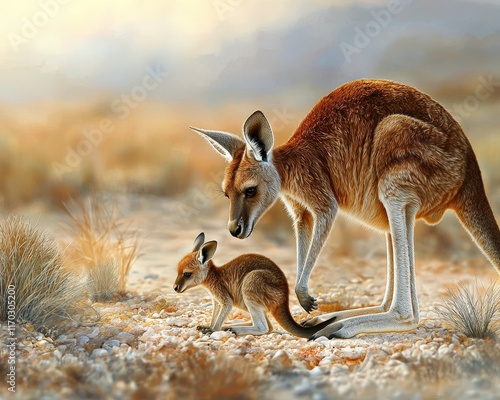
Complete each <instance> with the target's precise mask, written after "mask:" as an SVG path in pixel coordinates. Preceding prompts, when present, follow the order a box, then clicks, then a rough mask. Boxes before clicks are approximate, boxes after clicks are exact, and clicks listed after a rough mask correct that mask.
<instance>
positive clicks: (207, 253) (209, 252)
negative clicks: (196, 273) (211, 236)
mask: <svg viewBox="0 0 500 400" xmlns="http://www.w3.org/2000/svg"><path fill="white" fill-rule="evenodd" d="M215 250H217V242H216V241H215V240H212V241H210V242H207V243H205V244H204V245H203V246H201V249H200V250H199V251H198V261H199V262H200V263H201V264H205V263H206V262H207V261H208V260H210V259H211V258H212V257H213V256H214V254H215Z"/></svg>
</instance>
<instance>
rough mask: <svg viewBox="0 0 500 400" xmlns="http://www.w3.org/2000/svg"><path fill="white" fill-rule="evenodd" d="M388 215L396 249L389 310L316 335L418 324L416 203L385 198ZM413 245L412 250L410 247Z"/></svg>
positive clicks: (341, 334) (338, 324)
mask: <svg viewBox="0 0 500 400" xmlns="http://www.w3.org/2000/svg"><path fill="white" fill-rule="evenodd" d="M383 203H384V206H385V207H386V210H387V215H388V217H389V225H390V230H391V236H392V245H393V249H394V295H393V299H392V303H391V306H390V307H389V310H388V311H386V312H382V313H378V314H368V315H361V316H355V317H351V318H348V319H344V320H342V321H338V322H334V323H333V324H330V325H328V326H327V327H326V328H324V329H322V330H320V331H319V332H317V333H316V334H315V335H313V338H317V337H320V336H327V337H328V338H333V337H337V338H349V337H352V336H355V335H357V334H359V333H376V332H398V331H408V330H411V329H413V328H415V327H416V326H417V323H418V303H417V304H413V298H414V297H416V292H415V291H414V290H413V291H412V285H414V283H413V284H412V282H415V276H414V275H415V269H414V267H413V261H410V257H413V234H410V235H409V234H408V232H409V231H410V230H411V231H413V228H414V221H415V216H416V213H417V210H418V207H417V206H414V205H412V204H408V203H405V202H401V201H400V200H397V199H385V200H384V199H383ZM410 248H411V249H410Z"/></svg>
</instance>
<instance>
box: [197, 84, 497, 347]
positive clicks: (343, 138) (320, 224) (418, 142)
mask: <svg viewBox="0 0 500 400" xmlns="http://www.w3.org/2000/svg"><path fill="white" fill-rule="evenodd" d="M192 129H194V130H195V131H197V132H198V133H200V134H201V135H202V136H203V137H204V138H205V139H207V140H208V142H209V143H210V144H211V145H212V146H213V147H214V148H215V149H216V150H217V151H218V152H219V153H221V154H222V155H223V156H224V157H225V158H226V159H227V160H228V161H229V165H228V167H227V169H226V175H225V179H224V182H223V190H224V193H225V194H226V196H227V197H228V198H229V200H230V206H229V224H228V228H229V231H230V232H231V234H232V235H233V236H235V237H238V238H240V239H244V238H246V237H248V236H249V235H250V234H251V233H252V230H253V228H254V225H255V223H256V222H257V220H258V219H259V217H260V216H261V215H262V214H263V213H264V212H265V211H266V210H267V209H268V208H269V207H271V205H272V204H273V203H274V201H275V200H276V198H277V197H278V196H280V197H281V200H282V201H283V202H284V203H285V205H286V207H287V209H288V211H289V213H290V215H291V217H292V219H293V222H294V227H295V232H296V237H297V281H296V286H295V293H296V294H297V297H298V299H299V301H300V304H301V305H302V307H303V308H304V309H305V310H306V311H308V312H310V311H311V310H313V309H315V308H317V304H316V300H315V299H314V298H312V297H311V296H310V295H309V292H308V280H309V276H310V274H311V271H312V269H313V267H314V265H315V263H316V260H317V258H318V255H319V253H320V251H321V249H322V247H323V245H324V243H325V241H326V239H327V237H328V235H329V233H330V230H331V228H332V225H333V221H334V219H335V215H336V214H337V211H338V210H339V209H340V210H342V211H343V212H344V213H346V214H349V215H350V216H352V217H354V218H355V219H357V220H359V221H361V222H362V223H364V224H365V225H368V226H370V227H372V228H374V229H377V230H380V231H383V232H386V240H387V276H388V279H387V286H386V291H385V296H384V299H383V301H382V304H381V305H380V306H376V307H367V308H361V309H354V310H346V311H340V312H337V313H333V314H327V315H322V316H320V317H317V318H316V319H315V318H313V319H312V320H310V321H311V322H310V323H312V324H316V323H317V322H318V320H325V319H329V318H332V317H337V318H336V320H335V322H333V323H332V324H330V325H328V326H327V327H326V328H324V329H322V330H321V331H319V332H318V333H317V334H316V335H315V336H316V337H319V336H327V337H328V338H333V337H340V338H348V337H352V336H354V335H357V334H359V333H372V332H385V331H406V330H411V329H413V328H415V327H416V326H417V324H418V321H419V307H418V300H417V292H416V285H415V262H414V238H413V231H414V224H415V220H416V219H423V220H425V221H426V222H428V223H429V224H436V223H438V222H439V221H440V220H441V218H442V216H443V214H444V212H445V211H446V210H447V209H451V210H453V211H455V213H456V214H457V216H458V218H459V219H460V221H461V222H462V224H463V225H464V227H465V228H466V229H467V231H468V232H469V233H470V235H471V236H472V238H473V239H474V241H475V242H476V244H477V245H478V246H479V248H480V249H481V250H482V251H483V252H484V254H485V255H486V256H487V257H488V259H489V260H490V262H491V263H492V264H493V265H494V266H495V267H496V269H497V270H498V271H499V272H500V230H499V228H498V225H497V223H496V222H495V218H494V215H493V212H492V210H491V207H490V204H489V202H488V199H487V197H486V194H485V191H484V186H483V181H482V178H481V172H480V170H479V166H478V163H477V160H476V157H475V155H474V152H473V150H472V147H471V145H470V143H469V141H468V139H467V137H466V136H465V134H464V132H463V131H462V129H461V127H460V125H459V124H458V123H457V121H455V120H454V119H453V117H452V116H451V115H450V114H449V113H448V112H447V111H446V110H445V109H444V108H443V107H442V106H441V105H440V104H438V103H437V102H436V101H434V100H433V99H432V98H431V97H429V96H428V95H426V94H424V93H422V92H420V91H418V90H416V89H415V88H412V87H410V86H406V85H403V84H400V83H395V82H391V81H385V80H357V81H353V82H350V83H346V84H344V85H342V86H340V87H339V88H337V89H335V90H334V91H333V92H331V93H330V94H328V95H327V96H325V97H323V98H322V99H321V100H320V101H319V102H318V103H317V104H316V105H315V106H314V108H313V109H312V110H311V111H310V112H309V114H308V115H307V116H306V117H305V119H304V120H303V121H302V122H301V123H300V125H299V126H298V128H297V130H296V131H295V133H294V134H293V135H292V136H291V137H290V139H289V140H288V141H287V142H286V143H285V144H283V145H281V146H278V147H274V146H273V145H274V138H273V133H272V130H271V126H270V124H269V122H268V120H267V119H266V117H265V116H264V114H263V113H262V112H260V111H256V112H254V113H253V114H252V115H251V116H250V117H248V119H247V120H246V122H245V123H244V125H243V135H244V140H242V139H240V138H239V137H237V136H235V135H232V134H229V133H224V132H218V131H208V130H203V129H198V128H192Z"/></svg>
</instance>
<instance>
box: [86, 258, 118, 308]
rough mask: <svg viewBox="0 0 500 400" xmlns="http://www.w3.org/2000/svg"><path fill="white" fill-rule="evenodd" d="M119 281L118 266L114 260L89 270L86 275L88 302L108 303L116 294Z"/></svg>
mask: <svg viewBox="0 0 500 400" xmlns="http://www.w3.org/2000/svg"><path fill="white" fill-rule="evenodd" d="M119 280H120V275H119V269H118V264H117V262H116V260H109V261H107V262H104V263H102V264H101V265H97V266H96V267H95V268H89V270H88V275H87V290H88V292H89V295H90V300H92V301H93V302H95V301H109V300H111V299H112V298H113V297H114V296H115V295H116V294H117V293H118V284H119Z"/></svg>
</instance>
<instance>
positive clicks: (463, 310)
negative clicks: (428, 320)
mask: <svg viewBox="0 0 500 400" xmlns="http://www.w3.org/2000/svg"><path fill="white" fill-rule="evenodd" d="M439 311H440V314H441V317H442V318H443V319H444V320H445V321H446V322H448V323H449V324H450V325H451V326H452V327H453V329H455V330H456V331H458V332H460V333H462V334H464V335H465V336H468V337H472V338H479V339H484V338H488V337H493V336H495V334H496V332H497V331H498V320H499V317H500V286H498V285H497V284H496V282H493V283H492V284H491V285H490V286H488V287H487V288H485V287H484V285H482V284H481V285H479V283H478V282H477V281H476V282H475V283H474V285H472V286H466V285H465V284H463V283H459V284H458V285H457V286H456V287H455V288H453V289H448V291H447V297H446V298H445V300H444V303H443V304H442V306H441V307H440V310H439Z"/></svg>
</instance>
